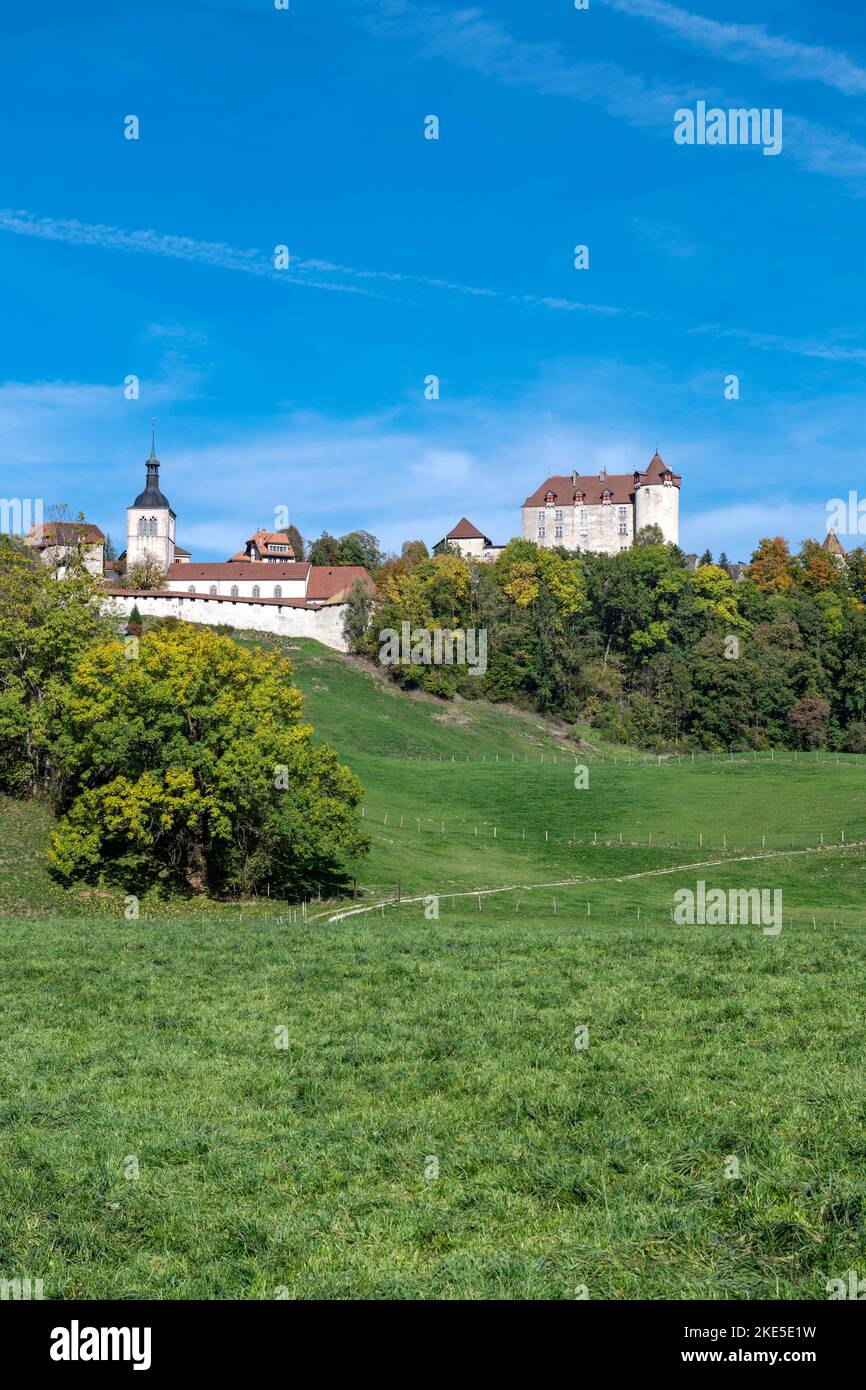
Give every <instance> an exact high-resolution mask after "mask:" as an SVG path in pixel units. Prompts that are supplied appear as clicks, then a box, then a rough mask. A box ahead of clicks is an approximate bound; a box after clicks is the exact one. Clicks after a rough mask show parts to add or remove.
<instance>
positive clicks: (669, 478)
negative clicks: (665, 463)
mask: <svg viewBox="0 0 866 1390" xmlns="http://www.w3.org/2000/svg"><path fill="white" fill-rule="evenodd" d="M673 480H674V475H673V474H672V473H671V471H670V469H669V468H666V469H665V471H664V473H663V474H662V486H663V487H670V486H671V485H672V483H673Z"/></svg>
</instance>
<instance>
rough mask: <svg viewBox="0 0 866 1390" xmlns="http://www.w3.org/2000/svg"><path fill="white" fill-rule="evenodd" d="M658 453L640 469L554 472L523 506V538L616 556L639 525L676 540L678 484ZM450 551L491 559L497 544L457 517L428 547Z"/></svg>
mask: <svg viewBox="0 0 866 1390" xmlns="http://www.w3.org/2000/svg"><path fill="white" fill-rule="evenodd" d="M681 482H682V479H681V477H680V475H679V474H678V473H673V472H671V470H670V468H668V466H667V464H666V463H665V462H664V461H663V460H662V458H661V457H660V456H659V454H658V453H655V454H654V455H653V457H652V459H651V460H650V463H649V466H648V467H647V468H646V469H645V470H644V472H643V473H641V472H640V471H639V470H637V469H635V471H634V473H607V472H606V471H605V469H602V470H601V472H600V473H597V474H591V475H587V474H584V475H581V474H579V473H578V472H577V470H575V471H574V472H572V473H571V474H570V475H564V474H563V475H560V474H554V476H553V477H551V478H547V479H546V480H545V481H544V482H543V483H542V484H541V487H539V488H536V490H535V492H533V493H530V495H529V497H527V499H526V501H525V502H524V504H523V529H522V535H523V539H524V540H525V541H534V542H535V544H536V545H541V546H545V547H546V548H547V549H550V548H551V547H552V546H564V548H565V549H566V550H591V551H595V552H596V553H599V554H602V555H616V554H617V553H618V552H619V551H620V550H628V549H630V547H631V546H633V545H634V542H635V538H636V536H637V534H638V532H639V531H640V530H642V528H643V527H644V526H657V527H658V528H659V530H660V531H661V533H662V537H663V539H664V540H665V541H667V542H669V543H671V544H673V545H678V544H679V539H680V485H681ZM446 550H456V551H457V552H458V553H459V554H460V555H462V556H463V557H464V558H465V559H473V560H487V561H490V560H496V559H497V558H498V557H499V556H500V555H501V554H502V550H503V547H502V546H501V545H494V544H493V542H492V541H491V540H490V539H489V538H488V537H487V536H485V535H484V532H483V531H479V530H478V528H477V527H476V526H473V524H472V522H471V521H467V519H466V517H465V516H464V517H461V518H460V520H459V521H458V523H457V525H456V526H454V527H452V529H451V530H450V531H449V532H448V534H447V535H446V536H443V538H442V540H441V541H438V542H437V544H436V545H435V546H434V547H433V551H434V554H441V553H442V552H443V551H446Z"/></svg>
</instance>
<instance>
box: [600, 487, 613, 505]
mask: <svg viewBox="0 0 866 1390" xmlns="http://www.w3.org/2000/svg"><path fill="white" fill-rule="evenodd" d="M612 501H613V493H612V492H611V490H610V488H609V487H606V488H603V489H602V494H601V505H602V506H603V507H609V506H610V504H611V502H612Z"/></svg>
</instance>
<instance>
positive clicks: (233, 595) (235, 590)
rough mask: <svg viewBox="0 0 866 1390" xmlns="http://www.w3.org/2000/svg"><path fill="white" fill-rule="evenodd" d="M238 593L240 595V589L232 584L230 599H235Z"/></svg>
mask: <svg viewBox="0 0 866 1390" xmlns="http://www.w3.org/2000/svg"><path fill="white" fill-rule="evenodd" d="M239 593H240V589H239V588H238V586H237V584H233V585H232V598H237V597H238V594H239Z"/></svg>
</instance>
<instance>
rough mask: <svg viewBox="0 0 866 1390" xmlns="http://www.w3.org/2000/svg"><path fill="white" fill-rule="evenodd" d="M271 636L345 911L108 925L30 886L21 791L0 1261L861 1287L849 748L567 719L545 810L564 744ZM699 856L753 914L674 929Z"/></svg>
mask: <svg viewBox="0 0 866 1390" xmlns="http://www.w3.org/2000/svg"><path fill="white" fill-rule="evenodd" d="M297 646H298V650H296V651H294V652H293V653H292V655H293V657H294V658H295V659H296V661H297V663H298V680H299V683H300V684H301V686H302V688H303V689H304V691H305V694H306V696H307V707H308V712H309V714H310V718H311V720H312V722H313V724H314V726H315V728H316V732H317V736H321V737H323V738H327V739H328V741H330V742H332V743H333V744H334V745H335V746H336V747H337V748H338V749H339V750H340V752H341V754H342V756H343V757H344V759H345V760H346V761H347V762H349V763H350V765H351V766H352V767H353V768H354V769H355V770H356V771H357V772H358V774H359V775H360V777H361V779H362V781H363V782H364V784H365V787H366V789H367V799H366V808H365V810H366V816H365V819H366V822H367V825H368V829H369V830H370V832H371V834H372V836H373V842H374V843H373V851H372V853H371V855H370V856H369V858H368V860H367V861H365V862H364V863H362V864H357V865H353V866H350V867H351V870H352V871H353V872H354V873H355V875H356V876H357V879H358V884H359V891H360V893H361V897H360V903H361V904H362V905H363V906H365V907H371V906H373V910H372V911H366V912H365V913H364V914H363V915H358V916H354V917H346V918H345V919H344V920H343V921H342V922H332V921H330V920H329V919H330V918H332V917H333V916H334V915H335V914H336V913H337V911H338V909H339V910H342V911H345V910H346V909H347V908H351V906H352V904H351V903H350V902H344V903H342V904H339V905H338V904H336V903H335V904H325V903H322V904H320V903H317V902H312V903H309V904H308V905H307V914H308V915H307V918H306V920H304V919H303V917H302V915H301V914H299V913H298V912H297V911H296V910H293V906H292V905H286V904H278V903H275V902H267V900H260V901H259V902H258V903H244V904H207V903H184V902H175V903H170V904H165V903H157V902H152V903H151V902H149V901H147V900H145V903H144V907H143V913H142V917H141V918H140V919H139V920H138V921H126V920H125V918H124V916H123V910H122V895H120V896H118V895H117V894H112V893H108V892H106V893H101V892H97V891H95V890H87V891H86V892H85V891H76V892H74V893H67V892H64V891H63V890H61V889H59V888H57V887H56V886H54V885H52V884H51V882H50V880H49V878H48V876H47V874H46V871H45V865H44V859H43V853H44V844H45V837H46V834H47V831H48V828H49V823H50V822H49V817H48V814H47V812H45V811H44V810H41V809H40V808H38V807H33V806H22V805H21V804H15V805H10V804H9V803H6V804H5V805H4V806H3V808H2V809H3V823H4V829H5V834H4V837H3V850H2V854H0V859H2V863H0V943H2V944H0V951H2V972H0V1019H2V1024H0V1026H2V1036H3V1047H2V1053H0V1066H2V1082H0V1251H2V1254H0V1277H5V1278H12V1277H15V1276H18V1277H28V1276H29V1277H31V1278H42V1279H43V1280H44V1287H45V1295H46V1297H55V1298H61V1297H83V1298H100V1297H103V1298H104V1297H120V1298H134V1297H145V1298H195V1297H203V1298H276V1297H284V1296H288V1297H292V1298H305V1297H324V1298H428V1299H429V1298H461V1297H467V1298H478V1299H487V1298H530V1299H539V1298H556V1299H559V1298H575V1297H578V1296H581V1293H582V1291H583V1289H585V1290H586V1292H587V1293H588V1296H589V1297H590V1298H593V1299H598V1298H619V1299H632V1298H650V1299H673V1298H680V1297H694V1298H729V1299H744V1298H758V1299H761V1298H776V1297H780V1298H786V1299H809V1298H821V1297H825V1296H826V1294H825V1291H824V1285H825V1283H826V1281H827V1279H828V1278H831V1277H837V1276H841V1275H843V1274H844V1272H845V1271H846V1270H847V1269H849V1268H855V1269H856V1268H858V1267H860V1268H861V1270H866V1163H864V1160H866V1137H864V1136H866V1085H864V1076H866V1072H864V1068H863V1063H862V1051H863V1042H862V1039H863V1032H864V1000H866V949H864V942H866V936H864V930H866V928H864V926H863V925H862V924H863V922H864V921H866V905H864V892H863V884H864V876H866V858H864V849H863V845H862V844H861V843H860V842H861V841H866V779H864V767H863V765H862V763H859V764H858V760H857V759H854V758H851V757H850V756H848V755H846V756H845V757H844V759H842V760H841V761H840V765H839V766H838V767H837V766H836V765H835V761H831V763H830V765H828V766H824V765H822V764H821V763H820V762H819V763H818V764H817V765H816V764H815V763H814V761H812V762H809V760H806V759H803V760H800V761H798V762H797V763H794V761H793V759H792V758H791V756H790V755H788V757H787V759H785V760H783V759H782V758H781V757H780V756H779V755H776V758H775V760H774V761H773V762H772V763H769V762H758V763H755V762H750V761H748V760H743V761H736V762H734V763H729V762H728V763H726V762H724V761H722V760H719V761H718V762H717V763H716V765H715V766H713V764H712V762H711V761H710V762H708V761H707V760H700V759H699V760H697V761H696V763H695V764H694V766H692V764H691V763H690V762H687V763H683V765H682V766H679V765H676V766H661V767H660V766H659V765H658V763H657V761H656V762H655V764H654V765H652V764H650V763H647V764H646V765H645V764H644V763H643V761H639V762H638V761H634V760H633V762H632V765H631V766H629V764H628V756H629V755H628V752H627V751H626V750H614V749H610V748H602V747H601V746H600V745H599V744H598V743H597V741H596V740H595V739H592V740H591V744H592V752H591V755H592V758H593V761H592V763H589V764H588V766H589V779H590V780H589V787H588V788H587V789H586V790H580V791H578V790H575V787H574V762H575V758H576V757H577V759H578V760H580V761H583V762H588V758H589V756H590V750H589V749H588V748H587V749H584V750H583V751H578V752H577V753H576V752H575V749H576V743H575V731H572V732H571V734H570V735H569V734H568V732H567V731H565V730H561V729H557V728H555V727H553V726H550V725H546V724H545V723H544V721H541V720H539V719H538V718H533V717H529V716H523V715H519V714H516V713H514V712H509V711H505V710H497V709H492V708H490V707H489V706H482V705H475V704H461V705H456V706H444V705H441V704H439V703H438V702H435V701H431V700H424V699H417V698H413V697H411V696H407V695H406V694H403V693H401V692H399V691H397V690H395V689H394V688H393V687H390V686H387V685H385V684H384V683H383V682H382V681H381V680H379V679H378V678H377V677H376V676H374V675H370V674H368V673H367V672H365V671H363V670H361V669H359V668H357V667H356V666H353V664H352V663H350V662H348V661H346V660H344V659H342V658H339V657H337V656H335V655H334V654H332V653H329V652H326V651H324V650H323V649H322V648H320V647H317V646H316V645H315V644H312V643H309V644H300V643H299V644H297ZM579 733H580V731H577V734H578V735H579ZM497 755H498V757H499V762H498V763H497V762H496V757H497ZM512 755H513V758H514V761H513V762H512ZM542 755H543V758H544V761H543V762H542V760H541V759H542ZM467 756H468V757H469V759H470V761H469V762H468V763H467V761H466V759H467ZM601 756H604V757H605V759H606V760H605V761H604V762H601V761H599V758H600V757H601ZM554 757H555V758H556V762H554V761H553V759H554ZM614 757H616V759H617V761H616V763H614V762H613V758H614ZM452 758H453V759H454V761H453V762H452V761H451V760H452ZM521 760H522V761H521ZM386 814H387V818H388V820H387V824H386V823H384V819H385V816H386ZM401 816H402V817H403V828H402V829H400V825H399V822H400V817H401ZM419 820H420V822H421V828H420V830H419V828H418V821H419ZM476 826H477V828H478V832H479V833H478V837H477V838H476V835H475V829H476ZM494 826H495V827H496V838H495V839H494V838H493V828H494ZM524 831H525V832H526V835H525V838H524V835H523V832H524ZM545 831H547V839H546V840H545ZM843 832H844V834H845V844H844V846H843V845H842V843H841V837H842V833H843ZM822 834H823V836H824V841H825V844H824V847H823V848H820V836H821V835H822ZM620 835H622V843H620V839H619V837H620ZM701 836H703V844H701V843H700V837H701ZM593 838H595V839H596V840H597V843H595V844H593V843H592V841H593ZM650 839H651V840H652V842H651V843H650ZM762 840H763V841H764V844H763V847H762ZM725 841H726V843H725ZM792 841H793V850H792V848H791V843H792ZM747 856H748V857H747ZM699 877H700V878H703V879H705V880H706V882H707V883H709V884H712V885H713V886H720V887H724V888H727V887H766V888H781V889H782V890H783V894H784V926H783V929H782V931H781V933H780V934H779V935H777V936H769V935H765V934H764V933H763V931H762V930H761V928H760V926H758V927H754V926H725V927H706V926H704V927H701V926H677V925H675V924H674V923H673V922H672V920H671V915H670V909H671V904H672V898H673V892H674V890H675V888H679V887H683V886H691V887H694V885H695V882H696V880H697V879H698V878H699ZM398 882H399V883H400V891H401V894H402V895H403V899H404V901H403V902H402V903H401V904H400V905H399V906H397V905H395V904H394V903H393V902H392V901H390V900H391V899H393V897H394V895H395V894H394V889H395V886H396V884H397V883H398ZM503 888H507V889H508V891H498V892H489V891H488V892H479V893H478V894H475V893H474V892H473V890H492V889H503ZM413 895H428V896H429V897H435V899H436V902H435V904H433V905H431V904H430V903H429V902H428V904H427V905H426V907H425V903H424V902H423V901H418V902H406V901H405V898H406V897H411V896H413ZM379 903H381V906H378V904H379ZM386 904H387V905H386ZM437 910H438V917H436V916H432V915H425V912H426V913H427V914H431V913H433V912H434V911H437ZM813 923H814V924H813ZM580 1026H583V1027H587V1028H588V1030H589V1033H588V1046H587V1047H586V1048H581V1049H577V1048H576V1047H575V1038H576V1032H575V1030H576V1029H577V1028H578V1027H580ZM133 1160H134V1162H133ZM434 1160H435V1162H434ZM732 1160H735V1162H732ZM136 1165H137V1169H136ZM437 1165H438V1176H434V1174H435V1172H436V1171H437ZM737 1169H738V1172H739V1176H736V1177H732V1176H728V1174H730V1173H731V1172H732V1171H734V1170H737ZM135 1171H137V1172H138V1177H135V1176H126V1174H127V1173H130V1172H135Z"/></svg>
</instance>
